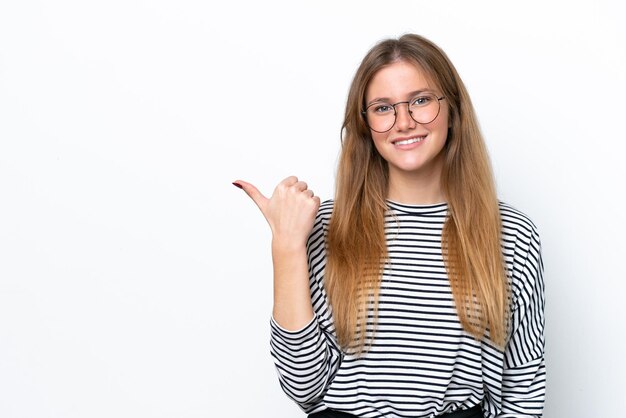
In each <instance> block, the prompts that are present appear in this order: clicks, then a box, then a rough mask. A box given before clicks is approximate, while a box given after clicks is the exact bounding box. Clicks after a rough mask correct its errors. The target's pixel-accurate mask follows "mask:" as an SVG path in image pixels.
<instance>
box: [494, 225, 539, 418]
mask: <svg viewBox="0 0 626 418" xmlns="http://www.w3.org/2000/svg"><path fill="white" fill-rule="evenodd" d="M527 247H528V248H527V256H526V260H525V262H524V265H523V268H522V269H521V270H515V271H514V272H513V274H514V282H515V283H516V286H513V287H512V293H513V294H512V299H513V306H512V312H511V313H512V315H511V334H510V338H509V341H508V343H507V345H506V348H505V352H504V373H503V376H502V410H501V414H500V415H498V418H522V417H523V418H527V417H540V416H542V413H543V405H544V400H545V387H546V386H545V383H546V370H545V361H544V346H545V342H544V325H545V319H544V307H545V298H544V293H545V286H544V280H543V262H542V257H541V244H540V240H539V235H538V233H537V231H536V228H533V229H532V231H531V236H530V239H529V240H528V246H527Z"/></svg>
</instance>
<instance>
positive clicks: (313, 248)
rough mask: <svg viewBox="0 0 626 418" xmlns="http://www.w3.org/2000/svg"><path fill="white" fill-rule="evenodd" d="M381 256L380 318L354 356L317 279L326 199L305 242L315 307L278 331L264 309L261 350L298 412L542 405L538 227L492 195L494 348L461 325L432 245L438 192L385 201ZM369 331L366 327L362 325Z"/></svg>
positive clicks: (522, 413)
mask: <svg viewBox="0 0 626 418" xmlns="http://www.w3.org/2000/svg"><path fill="white" fill-rule="evenodd" d="M387 204H388V206H389V210H388V212H387V214H386V216H385V235H386V240H387V248H388V257H389V262H388V263H386V264H385V268H384V271H383V276H382V281H381V288H380V299H379V311H378V325H377V328H376V332H375V334H374V339H373V341H372V345H371V347H370V349H369V350H368V351H367V353H365V354H364V355H362V356H360V357H356V356H353V355H351V354H348V353H345V352H343V351H342V350H341V349H340V348H339V346H338V345H337V342H336V336H335V329H334V326H333V320H332V313H331V310H330V308H329V304H328V299H327V296H326V291H325V289H324V266H325V260H326V255H325V236H326V233H327V230H328V224H329V220H330V215H331V213H332V208H333V202H332V201H326V202H324V203H323V204H322V205H321V206H320V209H319V212H318V215H317V218H316V221H315V225H314V227H313V230H312V232H311V235H310V237H309V240H308V244H307V252H308V262H309V273H310V286H311V296H312V302H313V309H314V313H315V316H314V318H313V320H312V321H311V322H310V323H309V324H307V325H306V326H305V327H304V328H302V329H300V330H297V331H288V330H285V329H283V328H281V327H280V326H279V325H278V324H277V323H276V322H275V321H274V319H273V318H272V319H271V321H270V324H271V340H270V347H271V354H272V356H273V358H274V362H275V364H276V369H277V372H278V378H279V382H280V384H281V386H282V388H283V390H284V391H285V393H286V394H287V395H288V396H289V397H290V398H291V399H293V400H294V401H295V402H297V403H298V405H300V407H301V408H302V409H303V410H304V411H305V412H306V413H313V412H317V411H321V410H323V409H326V408H332V409H336V410H341V411H345V412H349V413H352V414H355V415H358V416H362V417H386V418H387V417H389V418H391V417H424V418H425V417H435V416H438V415H440V414H443V413H446V412H452V411H456V410H458V409H468V408H470V407H472V406H474V405H477V404H482V407H483V410H484V415H485V418H496V417H498V418H513V417H516V418H517V417H536V416H541V414H542V410H543V404H544V397H545V364H544V337H543V329H544V282H543V264H542V260H541V249H540V242H539V235H538V233H537V228H536V227H535V225H534V224H533V223H532V221H531V220H530V219H529V218H528V217H527V216H525V215H524V214H523V213H521V212H519V211H518V210H516V209H514V208H513V207H511V206H509V205H507V204H505V203H502V202H500V214H501V219H502V251H503V254H504V257H505V261H506V266H507V270H508V274H507V275H508V277H509V283H510V286H511V300H510V303H511V317H510V333H509V337H508V339H507V344H506V346H505V348H504V350H502V349H500V348H498V347H496V346H495V345H493V344H492V343H491V342H490V341H489V340H488V339H487V338H484V339H483V340H482V341H477V340H476V339H475V338H473V337H472V336H471V335H470V334H468V333H467V332H465V331H464V330H463V328H462V326H461V324H460V322H459V318H458V316H457V313H456V309H455V304H454V299H453V296H452V290H451V288H450V284H449V281H448V276H447V274H446V269H445V265H444V262H443V257H442V251H441V232H442V229H443V225H444V222H445V220H446V217H447V215H448V207H447V204H446V203H442V204H436V205H419V206H418V205H404V204H399V203H396V202H391V201H388V202H387ZM368 331H370V332H371V331H372V330H371V329H369V330H368Z"/></svg>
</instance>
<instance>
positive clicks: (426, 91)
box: [365, 88, 434, 107]
mask: <svg viewBox="0 0 626 418" xmlns="http://www.w3.org/2000/svg"><path fill="white" fill-rule="evenodd" d="M420 93H434V90H433V89H429V88H425V89H420V90H415V91H412V92H410V93H409V94H407V97H410V98H413V97H415V96H417V95H418V94H420ZM390 101H391V99H390V98H389V97H376V98H375V99H372V100H370V101H369V102H367V103H366V104H365V106H366V107H367V106H369V105H371V104H373V103H377V102H386V103H389V102H390Z"/></svg>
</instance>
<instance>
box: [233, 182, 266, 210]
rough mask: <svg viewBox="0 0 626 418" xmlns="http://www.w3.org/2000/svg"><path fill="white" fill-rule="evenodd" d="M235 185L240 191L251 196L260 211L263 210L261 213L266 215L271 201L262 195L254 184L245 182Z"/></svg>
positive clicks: (235, 183)
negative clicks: (266, 209)
mask: <svg viewBox="0 0 626 418" xmlns="http://www.w3.org/2000/svg"><path fill="white" fill-rule="evenodd" d="M233 184H234V185H235V186H237V187H239V188H240V189H243V191H244V192H246V194H247V195H248V196H250V199H252V201H254V203H256V205H257V206H258V207H259V209H261V213H263V215H265V207H266V206H267V202H268V201H269V199H268V198H267V197H265V196H263V193H261V192H260V191H259V189H257V188H256V187H255V186H254V185H253V184H251V183H248V182H246V181H243V180H237V181H234V182H233Z"/></svg>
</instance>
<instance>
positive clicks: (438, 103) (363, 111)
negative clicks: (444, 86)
mask: <svg viewBox="0 0 626 418" xmlns="http://www.w3.org/2000/svg"><path fill="white" fill-rule="evenodd" d="M420 96H433V97H434V98H435V99H437V105H439V107H438V108H437V114H436V115H435V117H434V118H432V119H431V120H430V121H428V122H419V121H417V120H415V118H414V117H413V112H411V109H410V108H409V106H408V104H409V103H411V102H412V101H413V100H414V99H416V98H418V97H420ZM445 98H446V96H441V97H437V95H436V94H434V93H426V94H421V95H417V96H415V97H413V98H412V99H411V100H405V101H402V102H397V103H394V104H389V106H391V107H392V108H393V123H392V124H391V126H390V127H389V129H387V130H386V131H377V130H376V129H373V128H372V127H371V126H370V124H369V122H368V120H367V109H369V108H370V107H372V106H375V105H380V103H381V102H374V103H372V104H370V105H369V106H367V107H366V108H365V109H363V110H362V111H361V115H362V116H363V120H364V121H365V124H366V125H367V127H368V128H370V129H371V130H372V131H374V132H377V133H379V134H384V133H385V132H389V131H390V130H392V129H393V127H394V126H396V122H397V121H398V111H397V110H396V106H397V105H399V104H406V105H407V107H406V109H407V111H408V112H409V116H411V119H413V121H414V122H415V123H419V124H420V125H426V124H429V123H431V122H432V121H434V120H435V119H437V116H439V113H440V112H441V101H442V100H443V99H445Z"/></svg>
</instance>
